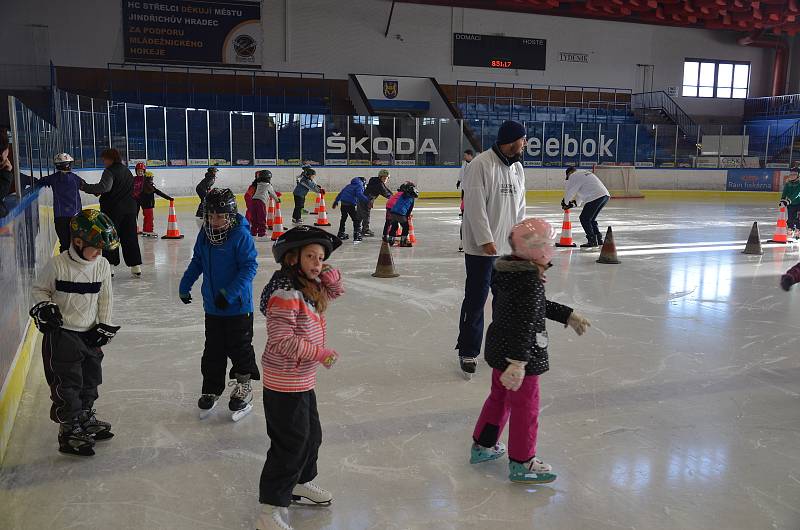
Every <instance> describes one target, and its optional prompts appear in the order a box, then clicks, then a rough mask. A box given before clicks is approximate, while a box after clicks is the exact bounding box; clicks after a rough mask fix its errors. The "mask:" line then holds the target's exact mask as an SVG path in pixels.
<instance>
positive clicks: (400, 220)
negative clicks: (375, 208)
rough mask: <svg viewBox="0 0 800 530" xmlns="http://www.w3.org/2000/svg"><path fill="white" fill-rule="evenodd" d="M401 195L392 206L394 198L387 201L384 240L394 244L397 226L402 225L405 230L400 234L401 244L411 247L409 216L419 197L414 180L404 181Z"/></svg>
mask: <svg viewBox="0 0 800 530" xmlns="http://www.w3.org/2000/svg"><path fill="white" fill-rule="evenodd" d="M399 193H400V194H399V195H397V199H395V198H394V196H393V197H392V199H395V200H394V202H393V203H392V205H391V207H390V206H389V202H391V201H392V199H389V202H387V204H386V207H387V210H388V213H387V214H386V224H385V225H384V226H383V240H384V241H386V242H387V243H389V245H394V239H395V234H397V227H398V226H402V227H403V232H402V234H401V235H400V246H401V247H411V246H413V244H412V243H411V242H410V241H409V240H408V231H409V228H410V227H409V225H408V216H409V215H411V212H412V211H413V210H414V201H415V199H416V198H417V197H419V192H418V191H417V187H416V186H415V185H414V183H413V182H404V183H403V184H402V185H401V186H400V189H399Z"/></svg>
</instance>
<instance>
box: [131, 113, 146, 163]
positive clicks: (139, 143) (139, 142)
mask: <svg viewBox="0 0 800 530" xmlns="http://www.w3.org/2000/svg"><path fill="white" fill-rule="evenodd" d="M128 156H129V157H130V161H131V162H143V161H144V160H145V159H146V156H147V155H146V154H145V148H144V107H142V106H141V105H133V104H129V105H128Z"/></svg>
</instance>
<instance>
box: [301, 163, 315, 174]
mask: <svg viewBox="0 0 800 530" xmlns="http://www.w3.org/2000/svg"><path fill="white" fill-rule="evenodd" d="M302 174H303V176H304V177H310V176H312V175H316V174H317V172H316V171H314V169H313V168H312V167H311V166H309V165H308V164H306V165H305V166H303V173H302Z"/></svg>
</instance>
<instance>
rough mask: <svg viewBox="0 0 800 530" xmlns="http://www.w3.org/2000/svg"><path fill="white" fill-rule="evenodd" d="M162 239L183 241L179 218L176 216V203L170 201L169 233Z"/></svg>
mask: <svg viewBox="0 0 800 530" xmlns="http://www.w3.org/2000/svg"><path fill="white" fill-rule="evenodd" d="M161 239H183V234H181V231H180V230H179V229H178V216H177V215H176V214H175V201H169V217H167V233H166V235H163V236H161Z"/></svg>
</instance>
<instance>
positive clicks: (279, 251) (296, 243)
mask: <svg viewBox="0 0 800 530" xmlns="http://www.w3.org/2000/svg"><path fill="white" fill-rule="evenodd" d="M312 243H317V244H319V245H322V248H324V249H325V259H326V260H327V259H328V258H329V257H330V256H331V254H332V253H333V251H334V250H336V249H337V248H339V247H340V246H342V240H341V239H339V238H338V237H336V236H335V235H333V234H331V233H330V232H326V231H325V230H323V229H322V228H317V227H316V226H308V225H300V226H296V227H294V228H292V229H291V230H289V231H287V232H286V233H284V234H283V235H282V236H280V237H279V238H278V240H277V241H275V244H274V245H272V255H273V256H274V257H275V261H276V262H277V263H282V262H283V257H284V256H285V255H286V253H287V252H288V251H290V250H292V249H295V248H302V247H304V246H306V245H310V244H312Z"/></svg>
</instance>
